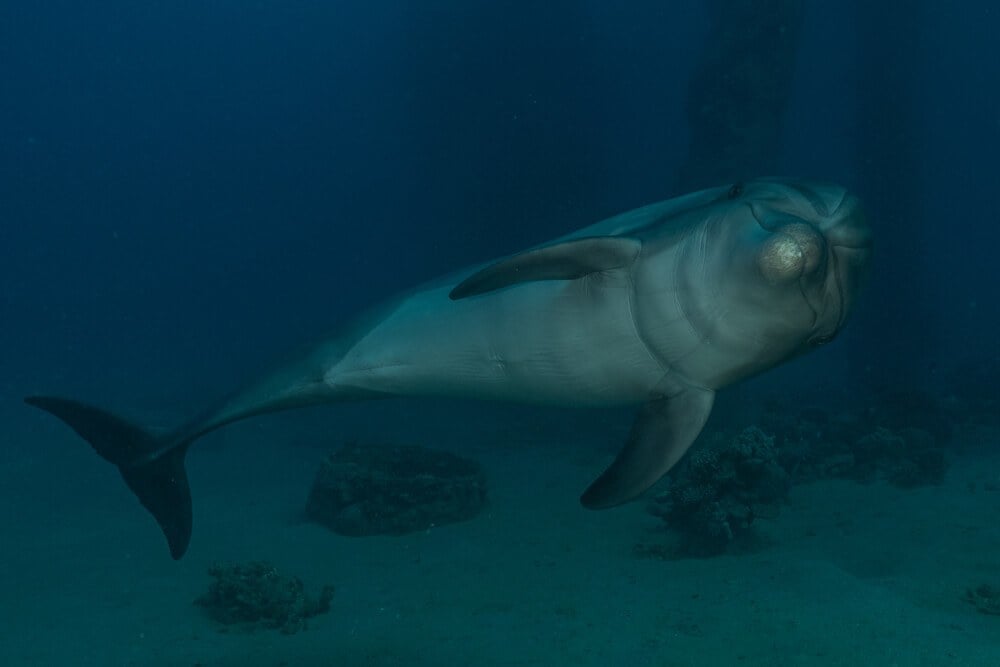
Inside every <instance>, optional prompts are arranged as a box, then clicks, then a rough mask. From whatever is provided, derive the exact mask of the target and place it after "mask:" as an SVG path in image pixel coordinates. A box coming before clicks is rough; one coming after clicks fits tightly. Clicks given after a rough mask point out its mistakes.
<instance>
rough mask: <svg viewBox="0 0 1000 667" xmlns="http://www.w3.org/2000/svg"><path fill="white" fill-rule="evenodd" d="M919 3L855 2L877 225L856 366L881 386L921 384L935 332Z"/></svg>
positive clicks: (861, 111) (862, 175) (868, 197)
mask: <svg viewBox="0 0 1000 667" xmlns="http://www.w3.org/2000/svg"><path fill="white" fill-rule="evenodd" d="M921 5H922V3H920V2H913V3H908V4H907V5H906V9H905V11H901V10H900V7H899V6H898V5H894V4H892V3H881V2H865V1H863V0H859V1H858V2H857V6H856V9H855V12H856V20H855V25H856V26H857V30H858V48H859V58H858V61H859V65H860V66H859V67H858V74H857V79H856V81H857V124H856V133H855V136H854V142H855V149H856V158H855V160H856V164H857V170H858V173H857V188H858V190H859V192H860V194H861V196H862V197H863V199H864V201H865V205H866V207H867V209H868V213H869V215H870V216H871V217H872V220H873V221H874V223H875V232H876V253H877V254H876V256H875V262H874V263H873V273H872V277H871V280H870V284H869V286H868V290H867V292H868V293H867V294H866V296H865V300H864V301H863V302H862V303H861V311H860V312H859V313H858V317H857V320H858V321H857V323H856V324H858V325H862V326H864V328H865V329H867V330H868V332H870V333H871V335H867V336H865V344H864V349H863V351H861V352H859V353H858V356H859V358H858V359H857V360H856V365H857V366H858V367H859V368H858V369H856V370H861V369H863V370H864V371H865V374H866V375H867V376H868V382H869V383H870V384H873V385H876V386H877V385H879V384H887V385H896V386H904V385H905V386H919V384H917V383H918V382H919V381H920V380H926V379H927V378H926V374H927V373H928V372H929V371H930V368H931V366H930V360H931V359H932V358H933V356H934V351H935V349H936V341H937V339H938V334H937V331H936V329H937V319H936V318H935V314H934V312H933V309H932V303H933V298H934V296H933V294H932V292H933V290H932V289H930V287H931V284H930V283H931V281H932V280H933V279H934V278H933V275H932V274H933V272H934V271H935V264H934V262H933V257H931V252H930V250H929V249H928V239H927V222H926V220H925V219H924V216H923V213H922V210H923V205H922V195H923V192H924V189H925V188H924V182H923V178H922V176H923V175H922V173H921V158H922V155H921V137H920V134H921V131H922V130H921V127H920V125H921V123H920V120H921V119H920V109H921V100H920V94H919V93H920V86H921V81H920V76H921V72H920V69H921V64H920V62H919V60H920V53H921V48H920V47H921V29H922V28H921V20H922V19H923V18H925V17H926V11H921ZM862 355H863V357H864V358H861V356H862Z"/></svg>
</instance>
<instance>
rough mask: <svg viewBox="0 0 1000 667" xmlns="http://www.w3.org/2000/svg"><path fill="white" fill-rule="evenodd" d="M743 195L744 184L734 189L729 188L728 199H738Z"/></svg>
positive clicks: (738, 184) (737, 185)
mask: <svg viewBox="0 0 1000 667" xmlns="http://www.w3.org/2000/svg"><path fill="white" fill-rule="evenodd" d="M741 194H743V184H742V183H737V184H736V185H734V186H733V187H731V188H729V192H728V193H727V194H726V198H727V199H736V198H737V197H739V196H740V195H741Z"/></svg>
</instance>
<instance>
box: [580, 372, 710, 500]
mask: <svg viewBox="0 0 1000 667" xmlns="http://www.w3.org/2000/svg"><path fill="white" fill-rule="evenodd" d="M714 402H715V392H714V391H712V390H711V389H704V388H701V387H694V386H692V385H689V384H687V383H685V382H682V381H679V380H676V379H674V378H672V377H670V376H668V377H667V378H665V379H664V380H663V381H661V382H660V384H659V385H658V386H657V388H656V393H655V395H654V396H653V398H651V399H650V400H649V401H648V402H647V403H646V404H645V405H643V406H642V408H641V409H640V410H639V415H638V416H637V417H636V420H635V422H634V423H633V424H632V432H631V433H630V434H629V437H628V441H626V443H625V447H623V448H622V450H621V451H620V452H619V453H618V457H617V458H616V459H615V460H614V462H613V463H612V464H611V465H610V466H609V467H608V469H607V470H605V471H604V472H603V473H602V474H601V476H600V477H598V478H597V480H596V481H594V483H593V484H591V485H590V487H589V488H588V489H587V490H586V491H585V492H584V494H583V496H581V497H580V502H581V503H583V505H584V506H585V507H587V508H590V509H604V508H607V507H614V506H615V505H620V504H622V503H624V502H627V501H629V500H632V499H634V498H636V497H637V496H639V495H640V494H642V492H643V491H645V490H646V489H648V488H649V487H651V486H652V485H653V484H655V483H656V482H657V480H659V479H660V478H661V477H663V475H665V474H666V473H667V471H668V470H670V469H671V468H672V467H674V464H676V463H677V462H678V461H679V460H680V459H681V457H682V456H684V453H685V452H686V451H687V450H688V448H689V447H690V446H691V443H693V442H694V440H695V438H697V437H698V434H699V433H701V429H702V428H703V427H704V426H705V421H706V420H707V419H708V415H709V413H711V412H712V404H713V403H714Z"/></svg>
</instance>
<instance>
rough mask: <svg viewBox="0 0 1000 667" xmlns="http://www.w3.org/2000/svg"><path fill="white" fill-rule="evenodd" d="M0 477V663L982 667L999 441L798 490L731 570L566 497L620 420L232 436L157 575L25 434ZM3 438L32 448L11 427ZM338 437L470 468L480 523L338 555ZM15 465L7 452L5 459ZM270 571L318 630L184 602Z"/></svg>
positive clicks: (625, 517)
mask: <svg viewBox="0 0 1000 667" xmlns="http://www.w3.org/2000/svg"><path fill="white" fill-rule="evenodd" d="M18 419H23V420H25V423H30V425H31V426H30V429H28V431H30V432H32V433H34V435H33V436H32V439H33V440H34V442H30V443H28V442H16V443H7V444H8V445H10V446H9V447H8V448H7V452H6V454H5V458H3V459H0V488H2V491H0V494H2V497H3V499H4V500H3V507H2V509H0V529H2V535H3V544H2V551H3V560H2V564H3V567H2V568H0V590H2V591H3V605H2V607H0V613H2V615H3V619H2V623H0V664H3V665H101V666H109V665H136V666H147V665H149V666H152V665H171V666H195V665H201V666H204V667H215V666H220V667H221V666H236V665H240V666H245V667H254V666H257V665H261V666H263V665H267V666H279V665H288V666H294V665H370V666H373V667H374V666H383V665H385V666H388V665H400V666H406V667H418V666H422V665H427V666H432V665H433V666H435V667H440V666H442V665H578V666H585V665H600V666H602V667H607V666H608V665H633V666H638V665H658V666H660V665H662V666H666V665H777V666H782V665H901V666H902V665H921V666H927V665H984V666H986V665H988V666H991V667H995V666H996V665H1000V616H989V615H985V614H981V613H979V612H977V611H976V609H975V608H974V607H973V606H972V605H970V604H969V603H968V602H966V601H965V600H964V599H963V598H964V593H965V591H966V589H967V588H970V587H974V586H977V585H979V584H983V583H992V584H994V585H1000V557H998V554H1000V522H998V521H997V516H998V510H1000V491H996V490H994V489H997V488H998V486H1000V484H998V483H1000V442H997V443H996V444H997V451H996V453H993V452H991V451H990V449H991V448H990V447H976V448H959V450H960V451H964V452H965V453H963V454H961V455H959V454H956V455H955V456H954V457H953V459H952V467H951V469H950V471H949V473H948V476H947V478H946V480H945V483H944V484H942V485H940V486H934V487H926V488H921V489H915V490H900V489H896V488H893V487H890V486H887V485H885V484H869V485H862V484H857V483H853V482H847V481H821V482H816V483H812V484H806V485H799V486H795V487H794V488H793V490H792V493H791V497H790V501H789V504H788V505H787V506H785V507H784V508H783V509H782V511H781V513H780V515H779V516H777V517H776V518H774V519H770V520H761V521H759V522H758V524H757V539H756V543H755V546H754V548H753V549H751V550H749V551H747V552H746V553H740V554H736V555H726V556H721V557H716V558H709V559H683V560H660V559H657V558H648V557H645V558H644V557H637V556H636V555H635V554H634V553H633V547H634V545H635V544H637V543H645V544H656V543H659V542H663V541H664V534H663V528H662V523H661V522H660V521H659V520H658V519H657V518H655V517H653V516H651V515H649V514H647V513H646V512H645V510H644V507H643V504H642V503H633V504H630V505H627V506H625V507H622V508H619V509H615V510H611V511H606V512H589V511H586V510H584V509H582V508H581V507H580V506H579V505H578V503H577V497H578V495H579V493H580V491H581V490H582V489H583V488H584V487H585V486H586V484H587V483H588V482H589V481H590V479H591V478H592V477H594V476H595V475H596V474H597V473H598V472H599V471H600V469H601V468H602V466H603V465H605V464H606V463H607V462H608V460H609V457H610V456H611V455H612V453H613V451H614V446H617V443H618V442H621V440H623V439H624V437H625V433H626V432H627V429H628V414H627V413H626V412H620V411H608V412H602V411H597V412H572V411H546V410H526V409H519V408H509V407H493V406H485V407H484V406H478V405H477V406H469V405H467V404H455V403H420V402H416V401H413V402H395V401H393V402H386V403H379V404H369V405H365V406H362V407H355V408H351V407H348V406H339V407H337V408H335V409H332V410H320V411H311V412H304V413H290V414H287V415H282V416H278V417H272V418H265V419H261V420H257V421H253V422H249V423H247V424H242V425H237V426H234V427H231V428H230V429H228V430H227V431H225V432H223V433H222V434H217V435H213V436H210V437H209V438H207V439H206V440H205V442H202V443H199V444H198V445H197V446H196V447H195V448H194V449H193V450H192V452H191V454H190V456H189V460H188V469H189V472H190V476H191V485H192V488H193V493H194V504H195V528H194V536H193V540H192V545H191V549H190V551H189V552H188V554H187V555H186V556H185V558H184V559H183V560H181V561H180V562H174V561H172V560H171V559H170V558H169V555H168V554H167V550H166V545H165V544H164V542H163V538H162V536H161V535H160V534H159V532H158V530H157V529H156V527H155V525H154V524H153V522H152V519H151V518H150V517H149V516H148V515H147V514H146V513H145V511H144V510H143V509H142V508H141V507H139V505H138V503H137V502H136V501H135V500H134V498H132V496H131V495H130V494H129V492H128V491H127V490H126V488H125V487H124V485H123V484H122V483H121V480H120V479H119V477H118V473H117V472H116V471H115V470H114V469H113V468H112V467H111V466H109V465H107V464H106V463H104V462H103V461H101V460H100V459H99V458H98V457H96V456H95V455H94V454H93V453H92V452H91V451H90V450H89V448H88V447H87V446H86V445H85V444H83V443H82V441H79V440H78V439H77V437H76V436H75V435H74V434H73V433H72V432H71V431H69V429H66V428H64V427H62V426H61V425H59V424H56V423H54V422H53V423H50V421H51V420H49V421H46V420H45V418H44V416H40V415H36V414H34V413H30V412H29V413H25V414H24V415H19V417H18ZM22 432H26V431H25V430H24V429H22ZM351 439H360V440H362V441H366V440H369V441H372V442H397V443H400V444H422V445H429V446H438V447H442V448H444V449H449V450H451V451H455V452H456V453H460V454H464V455H468V456H471V457H473V458H476V459H478V460H479V461H481V462H482V464H483V465H484V467H485V468H486V470H487V473H488V475H489V479H490V505H489V508H488V510H487V511H486V512H485V513H483V514H482V515H480V516H479V517H478V518H477V519H475V520H473V521H469V522H465V523H461V524H454V525H448V526H441V527H436V528H433V529H431V530H428V531H425V532H422V533H419V534H413V535H409V536H404V537H376V538H347V537H341V536H337V535H334V534H332V533H330V532H328V531H326V530H325V529H323V528H322V527H319V526H316V525H312V524H309V523H305V522H303V521H302V520H301V511H302V507H303V504H304V499H305V496H306V493H307V491H308V487H309V484H310V483H311V480H312V476H313V474H314V472H315V470H316V467H317V464H318V462H319V460H320V459H321V458H322V456H323V455H324V454H325V453H326V452H328V451H330V450H331V449H332V448H334V447H336V446H337V445H339V444H342V443H343V442H345V441H347V440H351ZM22 453H23V454H22ZM247 560H269V561H271V562H273V563H274V564H276V565H277V566H278V567H279V569H281V570H282V571H283V572H285V573H287V574H291V575H296V576H299V577H300V578H301V579H302V580H303V581H304V582H305V583H306V585H307V588H309V589H312V590H314V591H315V590H318V588H319V586H321V585H322V584H325V583H330V584H333V585H335V586H336V595H335V596H334V600H333V605H332V608H331V611H330V612H329V613H328V614H325V615H322V616H319V617H316V618H314V619H311V620H310V622H309V627H308V629H307V630H305V631H302V632H299V633H297V634H294V635H282V634H280V633H277V632H258V633H255V634H246V633H241V632H230V633H220V632H219V631H218V629H217V627H216V626H214V625H213V623H212V622H211V621H210V620H208V619H207V618H206V617H205V616H204V615H203V614H202V613H201V611H200V610H199V609H198V608H197V607H195V606H194V605H193V604H192V601H193V600H194V599H195V598H196V597H197V596H198V595H200V594H201V593H202V592H204V590H205V589H206V587H207V585H208V583H209V578H208V576H207V574H206V569H207V568H208V566H209V565H210V564H212V563H213V562H216V561H247Z"/></svg>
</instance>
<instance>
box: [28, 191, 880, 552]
mask: <svg viewBox="0 0 1000 667" xmlns="http://www.w3.org/2000/svg"><path fill="white" fill-rule="evenodd" d="M870 255H871V233H870V230H869V227H868V225H867V223H866V221H865V218H864V216H863V214H862V212H861V209H860V207H859V204H858V202H857V200H856V199H855V198H854V197H853V196H852V195H851V194H849V193H848V192H846V191H845V190H844V189H843V188H841V187H838V186H835V185H828V184H817V183H804V182H799V181H779V180H759V181H751V182H748V183H745V184H739V185H734V186H726V187H721V188H714V189H709V190H703V191H700V192H696V193H693V194H689V195H686V196H683V197H679V198H677V199H671V200H669V201H665V202H661V203H658V204H652V205H650V206H646V207H643V208H640V209H636V210H634V211H630V212H628V213H623V214H621V215H618V216H615V217H613V218H610V219H608V220H605V221H603V222H599V223H597V224H595V225H592V226H590V227H587V228H585V229H582V230H580V231H578V232H575V233H573V234H570V235H568V236H565V237H563V238H560V239H557V240H555V241H553V242H551V243H547V244H544V245H541V246H539V247H536V248H533V249H530V250H527V251H525V252H522V253H518V254H515V255H513V256H511V257H507V258H505V259H501V260H499V261H497V262H494V263H491V264H487V265H484V266H480V267H474V268H473V269H471V270H468V271H465V272H462V273H461V274H460V275H459V276H458V279H456V280H451V279H444V280H441V281H437V282H435V283H431V284H428V285H424V286H421V287H418V288H417V289H415V290H414V291H412V292H410V293H408V294H405V295H403V296H401V297H399V298H397V299H396V300H394V301H392V302H390V303H388V304H386V305H385V306H383V307H381V308H377V309H375V310H373V311H372V312H371V313H369V314H368V315H366V316H363V317H360V318H358V319H357V321H356V322H354V323H353V324H352V325H351V326H349V327H346V328H345V329H343V330H342V331H340V332H339V333H337V334H336V335H335V336H332V337H330V338H328V339H327V340H326V341H324V342H322V343H321V344H319V345H317V346H315V347H314V348H313V349H312V350H311V352H309V353H308V354H307V355H305V357H304V358H302V359H300V360H299V361H297V362H295V363H292V364H288V365H285V366H283V367H281V368H279V369H278V370H277V371H276V372H274V373H272V374H270V375H267V376H265V377H264V378H262V379H261V380H260V381H258V382H256V383H253V384H251V385H250V386H248V387H246V388H244V389H243V390H241V391H238V392H236V393H235V394H233V395H232V396H231V397H230V398H229V399H227V400H225V401H223V402H222V403H221V404H220V405H218V406H217V407H215V408H213V409H210V410H208V411H207V412H205V413H204V414H203V415H202V416H201V417H199V418H197V419H194V420H192V421H191V422H189V423H188V424H186V425H184V426H182V427H180V428H178V429H176V430H175V431H172V432H170V433H168V434H166V435H154V434H152V433H151V432H149V431H146V430H144V429H142V428H140V427H138V426H135V425H133V424H131V423H129V422H127V421H125V420H124V419H121V418H120V417H117V416H115V415H113V414H111V413H109V412H107V411H105V410H101V409H99V408H95V407H91V406H89V405H86V404H83V403H80V402H77V401H73V400H68V399H62V398H54V397H47V396H33V397H29V398H27V399H25V400H26V401H27V402H28V403H29V404H31V405H34V406H37V407H39V408H41V409H43V410H46V411H48V412H50V413H52V414H54V415H56V416H57V417H59V418H60V419H62V420H63V421H64V422H66V423H67V424H68V425H69V426H71V427H72V428H73V429H74V430H76V432H77V433H79V434H80V435H81V436H82V437H83V438H84V439H85V440H87V441H88V442H89V443H90V444H91V445H92V446H93V447H94V449H95V450H96V451H97V453H98V454H99V455H101V456H102V457H103V458H105V459H106V460H108V461H110V462H111V463H113V464H115V465H116V466H118V469H119V471H120V472H121V474H122V477H123V478H124V479H125V483H126V484H128V486H129V488H130V489H132V491H133V492H134V493H135V495H136V496H137V497H138V498H139V500H140V502H142V504H143V505H144V506H145V507H146V508H147V509H148V510H149V511H150V512H151V513H152V514H153V516H154V517H155V518H156V520H157V522H158V523H159V525H160V527H161V528H162V529H163V532H164V534H165V535H166V538H167V542H168V544H169V546H170V553H171V554H172V555H173V557H174V558H180V557H181V556H182V555H183V554H184V552H185V550H186V549H187V546H188V542H189V540H190V537H191V496H190V491H189V489H188V482H187V474H186V472H185V469H184V457H185V454H186V452H187V449H188V447H189V446H190V445H191V443H192V442H194V441H195V440H196V439H197V438H198V437H200V436H202V435H204V434H205V433H208V432H209V431H212V430H215V429H217V428H219V427H221V426H223V425H225V424H229V423H231V422H234V421H237V420H240V419H244V418H246V417H250V416H253V415H258V414H262V413H266V412H273V411H276V410H282V409H285V408H292V407H299V406H305V405H311V404H316V403H323V402H330V401H344V400H355V399H362V398H377V397H383V396H399V395H411V396H414V395H439V396H460V397H475V398H483V399H498V400H515V401H523V402H533V403H550V404H559V405H567V406H581V407H582V406H601V405H620V404H629V403H635V404H641V405H642V407H641V408H640V409H639V414H638V417H637V418H636V420H635V423H634V425H633V426H632V431H631V433H630V435H629V437H628V441H627V442H626V444H625V447H624V448H623V449H622V451H621V453H620V454H619V455H618V457H617V459H615V461H614V462H613V463H612V464H611V466H610V467H609V468H608V469H607V470H605V471H604V473H603V474H602V475H601V476H600V477H598V479H597V480H596V481H595V482H594V483H593V484H592V485H591V486H590V488H588V489H587V490H586V491H585V492H584V494H583V497H582V499H581V500H582V502H583V504H584V505H585V506H587V507H591V508H604V507H611V506H613V505H617V504H620V503H623V502H626V501H628V500H631V499H633V498H635V497H636V496H638V495H639V494H641V493H642V492H643V491H645V490H646V489H647V488H649V487H650V485H652V484H653V483H654V482H656V481H657V480H658V479H659V478H660V477H661V476H662V475H663V474H664V473H666V472H667V471H668V470H669V469H670V468H671V466H673V465H674V464H675V463H676V462H677V461H678V460H679V459H680V458H681V456H683V455H684V452H686V451H687V449H688V447H689V446H690V445H691V443H692V442H693V441H694V439H695V438H696V437H697V436H698V433H699V432H700V431H701V429H702V427H703V426H704V424H705V420H706V419H707V418H708V415H709V412H710V411H711V409H712V403H713V401H714V398H715V392H716V390H718V389H720V388H722V387H724V386H726V385H729V384H732V383H733V382H737V381H739V380H742V379H744V378H747V377H749V376H751V375H754V374H756V373H759V372H761V371H764V370H767V369H768V368H771V367H773V366H775V365H776V364H779V363H781V362H783V361H785V360H787V359H790V358H792V357H794V356H796V355H798V354H800V353H802V352H804V351H806V350H808V349H810V348H811V347H814V346H816V345H820V344H823V343H825V342H827V341H829V340H831V339H832V338H833V337H834V336H835V335H836V334H837V332H838V331H840V329H841V327H843V325H844V322H845V320H846V318H847V315H848V313H849V312H850V310H851V308H852V306H853V304H854V301H855V298H856V296H857V293H858V289H859V286H860V284H861V282H862V279H863V276H864V274H865V272H866V268H867V265H868V262H869V258H870Z"/></svg>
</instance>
